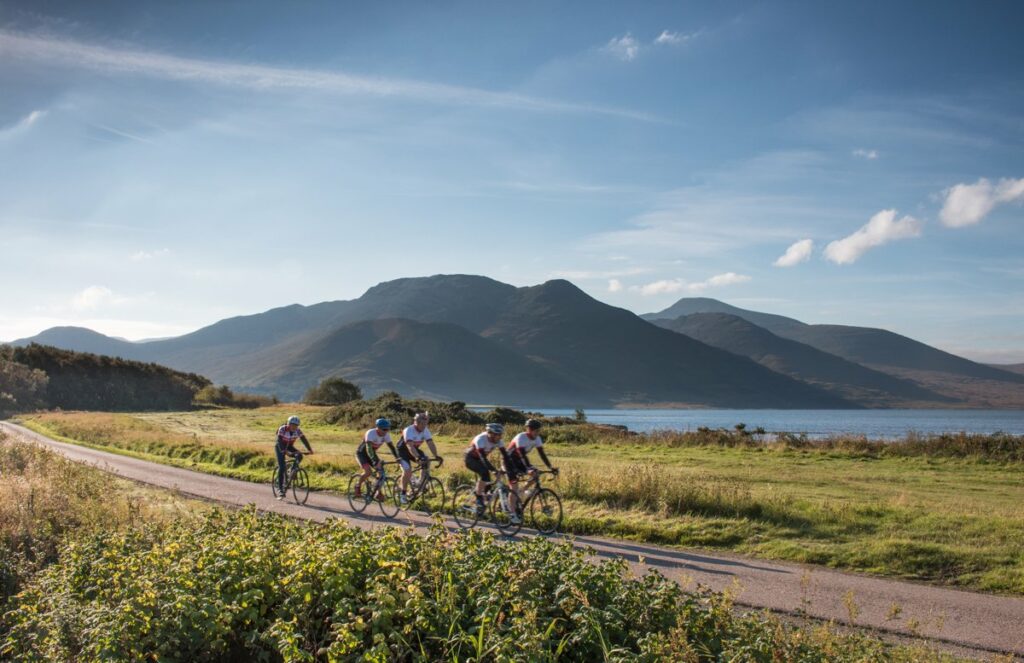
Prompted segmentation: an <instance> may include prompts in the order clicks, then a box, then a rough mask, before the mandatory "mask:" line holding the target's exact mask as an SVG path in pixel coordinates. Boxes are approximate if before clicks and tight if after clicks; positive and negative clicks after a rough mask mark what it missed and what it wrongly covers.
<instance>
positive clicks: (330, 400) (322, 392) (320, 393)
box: [302, 376, 363, 405]
mask: <svg viewBox="0 0 1024 663" xmlns="http://www.w3.org/2000/svg"><path fill="white" fill-rule="evenodd" d="M362 397H363V390H362V389H360V388H359V387H358V386H357V385H354V384H352V383H351V382H349V381H348V380H346V379H345V378H343V377H339V376H334V377H329V378H326V379H325V380H324V381H323V382H321V383H320V384H318V385H317V386H315V387H310V388H309V391H307V392H306V395H305V396H304V397H303V399H302V401H303V402H304V403H309V404H310V405H341V404H342V403H348V402H350V401H358V400H360V399H361V398H362Z"/></svg>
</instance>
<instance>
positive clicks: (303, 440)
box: [299, 435, 313, 453]
mask: <svg viewBox="0 0 1024 663" xmlns="http://www.w3.org/2000/svg"><path fill="white" fill-rule="evenodd" d="M299 439H300V440H302V445H303V446H304V447H306V451H308V452H309V453H313V447H311V446H309V440H307V439H306V436H305V435H300V436H299Z"/></svg>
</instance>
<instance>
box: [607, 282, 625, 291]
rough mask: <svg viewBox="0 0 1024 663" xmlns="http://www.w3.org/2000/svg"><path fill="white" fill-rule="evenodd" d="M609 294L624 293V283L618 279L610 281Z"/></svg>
mask: <svg viewBox="0 0 1024 663" xmlns="http://www.w3.org/2000/svg"><path fill="white" fill-rule="evenodd" d="M608 292H622V281H620V280H618V279H608Z"/></svg>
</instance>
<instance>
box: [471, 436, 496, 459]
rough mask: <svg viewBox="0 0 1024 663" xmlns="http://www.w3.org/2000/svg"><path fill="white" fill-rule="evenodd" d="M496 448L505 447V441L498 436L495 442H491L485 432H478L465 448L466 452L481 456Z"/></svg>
mask: <svg viewBox="0 0 1024 663" xmlns="http://www.w3.org/2000/svg"><path fill="white" fill-rule="evenodd" d="M498 448H502V449H504V448H505V442H504V441H503V440H502V439H501V438H500V437H499V438H498V441H497V442H491V438H490V436H489V435H488V434H487V433H480V434H479V435H477V436H476V437H474V438H473V442H472V443H471V444H470V445H469V448H468V449H466V453H471V454H473V455H475V456H479V457H480V458H483V457H484V456H486V455H487V454H489V453H491V452H492V451H494V450H495V449H498Z"/></svg>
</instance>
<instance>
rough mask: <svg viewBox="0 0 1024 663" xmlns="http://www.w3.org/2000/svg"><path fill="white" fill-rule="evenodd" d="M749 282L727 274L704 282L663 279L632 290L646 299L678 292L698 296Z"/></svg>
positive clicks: (747, 278)
mask: <svg viewBox="0 0 1024 663" xmlns="http://www.w3.org/2000/svg"><path fill="white" fill-rule="evenodd" d="M749 280H750V277H749V276H746V275H744V274H737V273H735V272H726V273H724V274H716V275H715V276H712V277H711V278H709V279H707V280H704V281H697V282H687V281H684V280H683V279H663V280H661V281H654V282H653V283H647V284H645V285H640V286H633V287H632V288H630V290H634V291H636V292H639V293H640V294H641V295H643V296H644V297H651V296H653V295H667V294H673V293H678V292H688V293H691V294H696V293H699V292H704V291H705V290H707V289H709V288H720V287H723V286H727V285H734V284H736V283H745V282H747V281H749Z"/></svg>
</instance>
